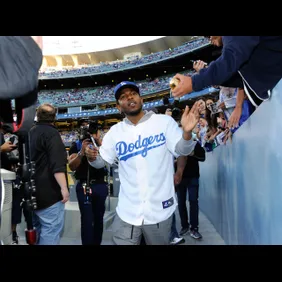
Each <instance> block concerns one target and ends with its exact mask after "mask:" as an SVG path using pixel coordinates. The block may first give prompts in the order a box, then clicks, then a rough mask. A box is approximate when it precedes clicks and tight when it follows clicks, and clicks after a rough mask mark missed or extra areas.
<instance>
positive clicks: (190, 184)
mask: <svg viewBox="0 0 282 282" xmlns="http://www.w3.org/2000/svg"><path fill="white" fill-rule="evenodd" d="M199 161H200V162H203V161H205V150H204V148H202V147H201V145H200V143H198V142H197V144H196V146H195V149H194V151H193V152H192V154H191V155H189V156H187V157H183V156H181V157H179V158H178V159H177V164H176V172H175V182H176V183H177V182H178V183H179V184H178V185H177V186H176V192H177V198H178V210H179V215H180V220H181V227H182V228H181V231H180V232H179V235H180V236H183V235H185V234H186V233H187V232H189V231H190V235H191V237H193V238H194V239H201V238H202V235H201V234H200V233H199V205H198V198H199V177H200V173H199ZM187 190H188V195H189V209H190V212H189V217H190V224H189V220H188V213H187V207H186V199H187Z"/></svg>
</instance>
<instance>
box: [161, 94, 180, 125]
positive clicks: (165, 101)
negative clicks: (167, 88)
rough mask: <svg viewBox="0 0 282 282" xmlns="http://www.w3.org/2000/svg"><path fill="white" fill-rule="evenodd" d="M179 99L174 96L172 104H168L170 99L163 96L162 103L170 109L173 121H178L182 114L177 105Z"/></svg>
mask: <svg viewBox="0 0 282 282" xmlns="http://www.w3.org/2000/svg"><path fill="white" fill-rule="evenodd" d="M179 103H180V101H179V99H177V98H174V101H173V103H172V104H170V101H169V99H168V98H167V97H165V98H163V104H164V106H167V109H171V117H172V118H173V119H174V120H175V121H179V120H180V119H181V116H182V110H181V109H180V108H179V107H178V106H179Z"/></svg>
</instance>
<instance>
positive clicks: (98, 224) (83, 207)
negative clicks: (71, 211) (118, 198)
mask: <svg viewBox="0 0 282 282" xmlns="http://www.w3.org/2000/svg"><path fill="white" fill-rule="evenodd" d="M91 189H92V197H91V200H92V203H91V204H90V205H89V204H85V203H84V201H85V194H84V191H83V188H82V184H81V182H80V181H79V182H78V183H77V185H76V195H77V200H78V205H79V210H80V215H81V241H82V245H101V242H102V236H103V229H104V214H105V202H106V198H107V195H108V187H107V184H106V183H103V184H91Z"/></svg>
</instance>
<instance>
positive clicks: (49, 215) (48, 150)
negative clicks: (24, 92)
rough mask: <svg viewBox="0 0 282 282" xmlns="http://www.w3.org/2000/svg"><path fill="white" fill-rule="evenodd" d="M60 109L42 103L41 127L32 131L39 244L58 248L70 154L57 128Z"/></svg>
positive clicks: (39, 123) (38, 112) (66, 192)
mask: <svg viewBox="0 0 282 282" xmlns="http://www.w3.org/2000/svg"><path fill="white" fill-rule="evenodd" d="M55 117H56V109H55V108H54V107H53V106H52V105H50V104H42V105H40V106H39V107H38V109H37V124H36V125H35V126H34V127H33V128H32V129H31V130H30V149H31V160H32V161H34V162H35V174H34V180H35V185H36V200H37V209H36V210H35V212H34V221H35V228H36V231H37V233H38V236H37V237H38V239H39V241H38V242H37V244H39V245H58V244H59V242H60V235H61V232H62V230H63V227H64V215H65V203H66V202H67V201H68V200H69V190H68V186H67V177H66V165H67V153H66V149H65V146H64V144H63V141H62V138H61V136H60V134H59V132H58V131H57V129H56V128H55V127H54V125H53V123H54V121H55Z"/></svg>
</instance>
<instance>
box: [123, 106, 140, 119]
mask: <svg viewBox="0 0 282 282" xmlns="http://www.w3.org/2000/svg"><path fill="white" fill-rule="evenodd" d="M141 111H142V105H140V108H139V109H137V110H135V111H126V110H124V111H123V113H124V114H125V115H126V116H130V117H135V116H138V115H139V114H140V113H141Z"/></svg>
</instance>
